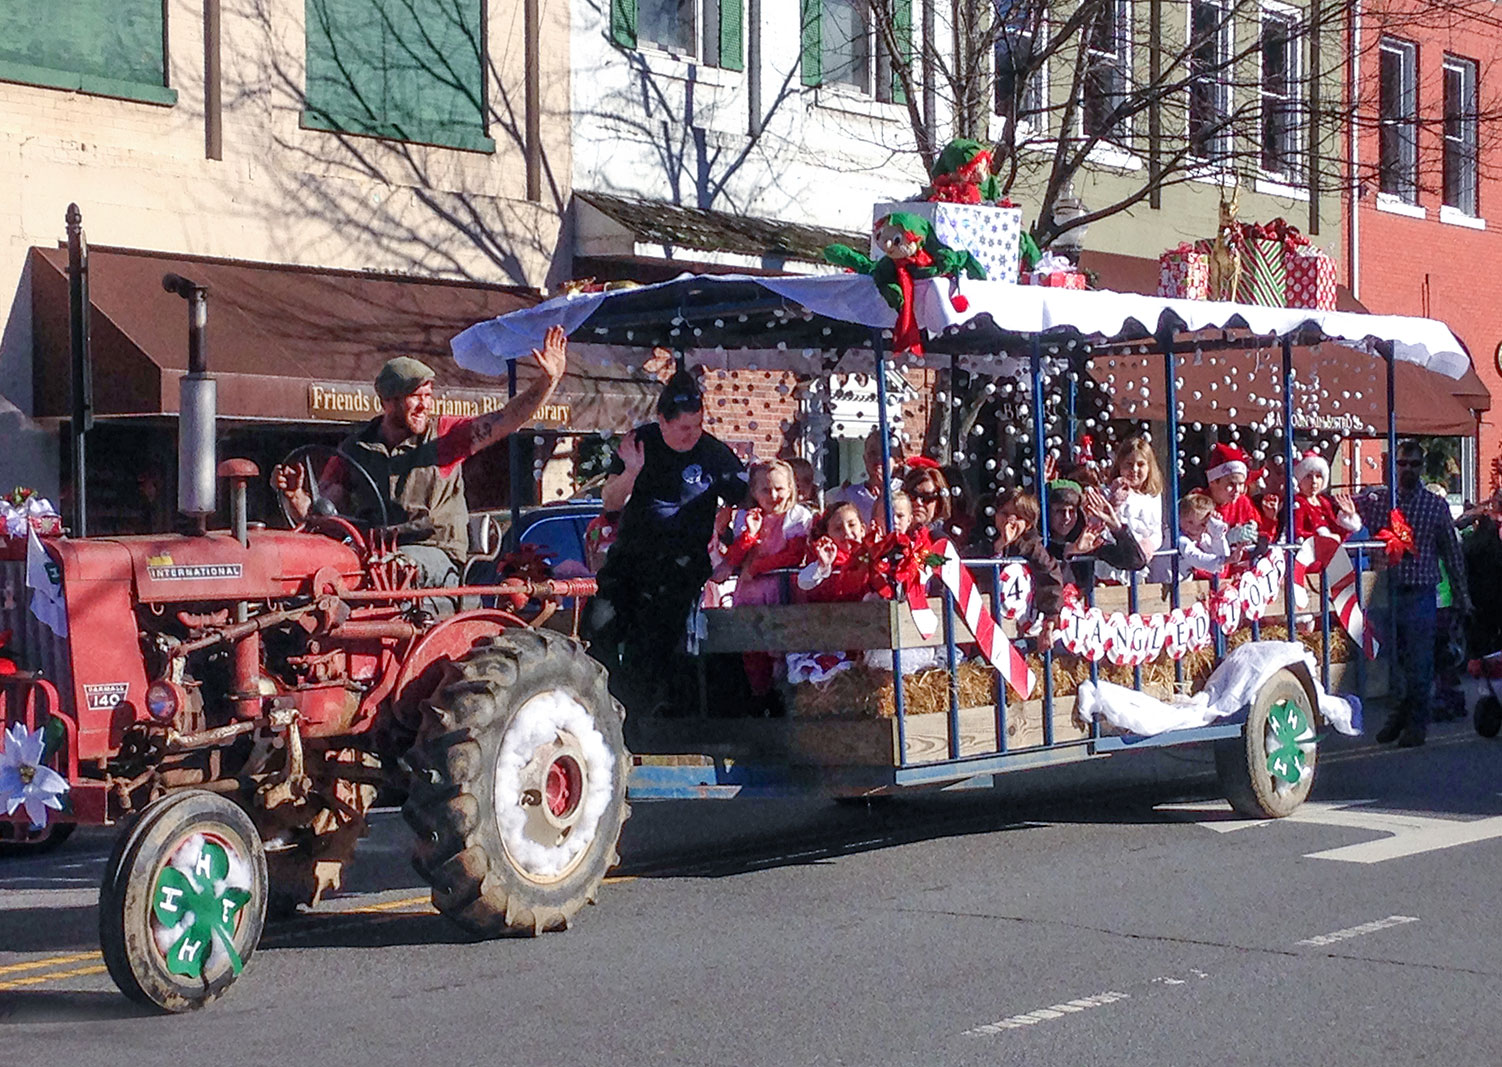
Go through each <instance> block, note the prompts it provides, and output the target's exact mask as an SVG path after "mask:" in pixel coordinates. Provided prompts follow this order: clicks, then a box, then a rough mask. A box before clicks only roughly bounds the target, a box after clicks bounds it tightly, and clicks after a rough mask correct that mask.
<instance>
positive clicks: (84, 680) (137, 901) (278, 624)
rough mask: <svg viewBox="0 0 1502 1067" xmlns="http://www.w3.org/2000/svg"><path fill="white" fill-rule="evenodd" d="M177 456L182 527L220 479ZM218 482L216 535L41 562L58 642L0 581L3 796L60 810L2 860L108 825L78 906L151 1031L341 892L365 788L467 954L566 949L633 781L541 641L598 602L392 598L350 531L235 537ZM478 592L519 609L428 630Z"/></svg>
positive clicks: (237, 527) (429, 594)
mask: <svg viewBox="0 0 1502 1067" xmlns="http://www.w3.org/2000/svg"><path fill="white" fill-rule="evenodd" d="M197 373H198V374H199V375H202V369H201V366H200V367H199V368H197ZM189 377H190V378H191V377H193V375H189ZM186 380H187V379H185V381H186ZM188 392H189V390H188V388H187V387H185V389H184V396H185V403H184V407H183V410H184V412H185V419H184V422H185V430H186V429H187V428H188V427H187V425H186V424H187V423H189V422H190V421H192V420H190V419H189V418H188V417H187V414H186V413H189V412H191V411H193V410H195V409H194V408H193V404H192V401H191V400H190V399H188ZM204 406H207V413H206V417H207V419H208V421H209V424H210V426H212V421H213V414H212V394H211V393H210V401H209V403H208V404H207V405H200V407H199V408H197V409H196V410H197V412H198V417H199V418H200V421H201V418H202V417H204V416H205V412H204V410H203V407H204ZM198 436H199V440H202V436H201V435H198ZM194 437H195V435H194V434H192V433H188V432H185V433H184V434H183V440H184V442H185V443H186V442H190V441H191V440H192V439H193V438H194ZM208 440H209V441H210V442H212V440H213V437H212V431H210V433H209V436H208ZM197 456H199V457H204V458H196V457H195V455H194V451H193V449H191V448H190V447H188V445H187V444H185V447H184V455H183V459H182V467H183V471H182V474H181V477H182V484H183V485H184V486H187V488H188V490H189V491H188V493H187V495H188V497H189V498H190V499H191V498H192V497H193V496H194V487H193V486H192V485H191V484H189V483H190V482H192V481H193V480H194V479H196V480H197V483H198V485H197V496H198V498H199V499H202V497H203V496H204V483H205V482H206V483H207V486H208V489H207V492H208V499H207V502H206V505H207V506H203V505H200V506H199V508H197V509H193V508H188V507H185V508H184V509H183V510H185V511H188V512H190V513H193V512H194V511H195V510H196V512H197V513H198V514H200V515H202V514H203V513H205V512H206V511H208V510H211V509H212V507H213V500H214V497H213V487H214V473H215V472H214V467H213V463H212V459H211V458H208V457H212V452H211V451H209V452H207V455H206V456H205V453H204V452H203V451H202V450H199V451H198V452H197ZM304 462H310V459H309V458H308V457H307V456H304ZM205 467H206V468H207V469H206V470H205ZM343 469H345V470H350V471H357V468H356V467H355V466H354V465H353V462H352V461H349V460H348V459H347V457H345V463H344V465H343ZM218 475H219V476H220V477H221V478H222V479H225V480H227V481H228V482H229V483H230V495H231V502H232V504H231V513H232V524H233V529H231V530H228V531H213V532H202V533H200V534H198V535H162V536H132V537H114V538H98V539H79V540H71V539H67V538H59V539H46V541H45V552H46V556H47V559H46V563H48V564H50V565H52V566H53V567H54V568H55V572H54V573H58V572H60V576H61V596H62V598H63V600H64V602H65V604H66V626H65V629H66V634H67V636H66V637H62V636H58V635H57V634H56V633H55V632H54V631H53V630H52V629H50V628H48V626H46V625H44V624H43V621H42V620H41V619H40V618H38V614H37V612H36V611H35V610H33V609H32V607H31V605H30V601H31V598H32V597H33V596H34V592H33V590H32V589H31V588H28V583H27V567H26V563H25V562H24V561H22V560H17V559H12V560H0V630H5V629H10V630H12V637H11V641H10V645H9V647H8V648H7V649H6V654H7V655H8V656H9V657H10V658H11V659H13V660H14V661H15V663H16V665H17V667H18V670H17V672H16V673H14V674H8V675H5V676H0V725H3V726H4V727H6V728H7V733H6V737H5V740H4V746H3V749H4V751H3V753H0V791H3V782H5V781H7V780H9V781H11V782H12V785H13V786H14V783H16V782H22V783H23V784H24V786H25V787H26V788H28V789H30V790H32V794H31V795H33V796H35V795H36V790H38V789H40V788H41V787H42V785H43V784H45V783H47V782H51V783H53V784H54V788H52V789H51V790H50V792H48V793H47V795H46V796H45V797H43V798H42V799H43V800H46V801H49V802H50V805H51V806H49V807H46V810H42V809H43V807H44V805H43V804H42V803H41V802H37V803H33V804H30V805H27V804H21V805H19V806H15V805H12V806H13V807H14V812H13V814H11V815H9V816H7V815H6V808H7V804H6V799H7V798H6V797H5V796H0V821H5V822H8V823H9V826H8V827H6V828H5V829H6V830H7V831H8V832H7V833H3V834H0V839H6V838H8V839H11V840H22V841H24V840H27V839H28V836H29V838H30V839H32V840H36V841H40V842H42V843H45V842H46V841H48V840H49V839H51V840H56V839H57V837H58V836H59V835H61V834H65V833H66V832H67V828H69V827H71V826H72V825H74V824H83V825H109V824H114V823H117V822H118V823H121V824H122V825H123V827H124V831H123V832H122V833H121V834H120V835H119V837H118V840H117V843H116V846H115V849H114V854H113V855H112V857H111V858H110V861H109V864H108V867H107V869H106V874H105V877H104V882H103V886H102V888H101V891H100V901H99V907H100V935H101V940H102V943H103V953H104V958H105V962H106V963H107V964H108V967H109V972H110V975H111V976H112V977H113V978H114V980H115V982H116V984H118V985H119V987H120V989H121V990H122V991H123V992H124V993H125V994H126V995H128V996H130V997H133V998H135V999H137V1000H141V1001H146V1002H149V1003H152V1004H155V1005H157V1006H159V1007H161V1008H163V1009H166V1010H171V1011H179V1010H185V1009H189V1008H194V1007H198V1006H200V1005H202V1004H204V1003H207V1002H208V1001H210V1000H213V999H214V998H215V997H218V996H219V995H220V994H222V993H223V992H224V991H225V990H226V989H227V988H228V987H229V986H230V985H231V984H232V983H233V982H234V981H235V980H236V978H237V977H238V976H239V975H240V973H241V971H242V969H243V967H244V966H245V964H246V962H247V961H248V960H249V958H250V955H251V953H252V952H253V951H254V949H255V947H256V944H257V942H258V941H259V939H260V936H261V930H262V926H263V923H264V922H265V919H266V916H267V912H268V908H269V909H271V910H272V911H273V912H277V911H287V910H292V909H295V908H296V906H297V905H298V904H300V903H301V904H313V903H316V902H317V901H318V899H319V897H320V896H321V895H322V894H323V893H324V892H326V891H328V890H329V889H331V888H336V887H338V886H339V882H340V870H341V867H342V865H343V864H344V863H346V862H347V861H348V860H349V858H350V855H351V853H352V851H353V849H354V846H355V842H356V840H357V839H358V838H359V837H360V836H361V832H362V829H363V827H364V823H365V816H366V812H367V810H368V809H369V808H370V806H371V804H372V803H373V801H374V798H375V795H376V792H377V790H378V789H379V788H381V787H383V786H390V787H393V788H395V789H398V790H402V791H405V792H406V795H407V800H406V804H405V808H404V813H405V815H406V818H407V821H408V822H409V823H410V824H411V826H412V828H413V830H414V831H415V832H416V845H415V851H414V857H413V862H414V865H415V866H416V868H417V870H418V872H419V873H420V874H421V875H422V876H423V877H424V878H425V879H426V880H427V881H428V882H429V883H430V884H431V886H432V898H433V903H434V905H435V906H436V907H437V908H438V909H439V910H440V911H441V912H442V913H444V914H445V915H447V916H449V917H450V918H452V919H453V920H454V921H455V922H457V923H458V924H460V925H461V926H462V927H464V928H465V929H466V930H468V931H470V932H472V933H474V934H477V935H480V936H498V935H502V934H529V935H530V934H539V933H542V932H544V931H550V930H560V929H563V928H565V927H567V926H568V925H569V923H570V921H571V920H572V919H573V917H574V916H575V914H576V913H577V912H578V911H579V910H580V909H581V908H582V907H583V906H584V905H585V904H586V903H589V902H592V901H593V900H594V897H595V894H596V892H597V891H598V889H599V887H600V884H601V881H602V880H603V878H604V877H605V874H606V872H607V871H608V870H609V869H610V867H611V866H612V865H613V864H614V863H615V862H616V861H617V859H618V856H617V854H616V844H617V841H618V839H619V836H620V830H621V824H622V822H623V821H624V820H625V818H626V815H627V806H626V799H625V794H626V776H627V771H628V764H629V756H628V754H627V752H626V748H625V744H624V741H623V739H622V732H621V731H622V711H621V708H620V705H619V704H617V703H616V702H615V701H614V700H613V699H612V698H611V696H610V693H609V691H608V689H607V687H606V674H605V671H604V669H603V668H602V667H601V666H600V665H599V664H598V663H596V662H595V661H594V660H593V659H591V658H590V657H589V655H588V654H587V653H586V652H585V650H584V648H583V647H582V646H581V645H580V643H579V642H578V641H577V640H575V639H573V638H571V637H570V636H568V635H567V634H565V633H562V632H555V631H553V630H549V629H545V628H542V627H541V626H540V625H537V624H538V623H540V622H542V621H545V620H546V618H547V617H548V616H549V615H550V614H552V609H553V608H554V607H556V605H557V603H558V602H559V601H560V600H561V599H562V598H565V597H578V596H583V595H588V594H589V593H590V592H592V591H593V582H591V581H552V580H546V579H544V580H530V579H516V580H511V581H508V582H505V583H502V584H500V585H497V586H490V587H485V588H483V589H481V588H465V589H459V590H455V589H438V590H433V589H417V588H413V587H412V584H411V583H412V574H413V568H412V567H411V566H410V565H409V564H407V563H406V562H405V559H404V557H402V556H401V555H400V554H398V553H397V552H395V551H394V546H393V545H392V544H390V543H389V542H387V541H386V540H385V539H383V538H382V537H380V536H376V535H374V534H372V535H370V536H367V531H365V530H362V528H361V524H360V523H358V522H356V521H353V520H352V519H351V518H350V517H346V516H340V515H336V514H329V513H328V511H329V509H327V508H324V509H322V511H323V513H322V514H319V515H316V516H314V517H312V518H310V521H309V523H308V524H307V525H306V528H300V529H297V530H293V531H286V530H273V529H264V528H250V526H249V524H248V523H247V521H246V514H245V483H246V481H247V480H248V479H250V478H253V477H255V476H256V475H257V471H256V468H255V465H254V464H251V463H250V462H248V461H246V460H227V461H225V462H224V463H222V464H219V465H218ZM372 488H373V487H372ZM183 495H184V493H183V491H182V489H181V488H180V492H179V497H180V499H181V498H182V497H183ZM13 554H15V553H13ZM33 562H35V561H33ZM487 594H488V595H490V596H494V597H500V598H501V600H500V601H499V602H500V603H503V604H505V605H506V607H508V608H510V607H512V606H513V605H515V604H518V603H521V604H526V605H527V608H526V609H525V610H523V609H522V608H519V607H518V608H516V609H515V610H501V609H499V608H474V609H471V610H459V611H457V612H454V613H452V614H447V615H442V614H439V613H438V612H437V611H435V610H434V608H435V605H437V604H438V603H439V600H438V598H440V597H445V598H447V597H465V598H473V597H479V596H481V595H487ZM459 606H460V607H467V604H464V603H463V602H461V603H460V605H459ZM539 607H540V609H541V610H537V609H538V608H539ZM533 612H535V617H533V618H531V620H530V621H531V624H529V622H527V621H524V619H523V617H522V615H523V614H529V615H530V614H532V613H533ZM7 766H8V767H10V769H11V770H12V771H14V772H15V773H14V776H13V777H12V778H10V779H6V778H5V777H4V775H5V773H6V770H5V768H6V767H7ZM42 768H45V769H47V770H50V771H52V772H55V774H56V775H60V776H61V778H62V779H64V780H65V785H66V787H65V788H62V787H61V786H57V785H56V783H57V782H58V779H57V778H54V777H51V776H49V775H46V774H44V773H43V771H42ZM17 788H19V787H17ZM12 793H13V794H15V795H17V796H19V795H20V794H17V793H15V789H14V788H13V789H12ZM58 805H60V809H58V810H54V809H55V808H58ZM28 812H31V813H33V814H34V813H40V814H41V815H42V828H41V829H40V830H38V829H37V826H36V820H35V819H33V818H32V815H31V814H28Z"/></svg>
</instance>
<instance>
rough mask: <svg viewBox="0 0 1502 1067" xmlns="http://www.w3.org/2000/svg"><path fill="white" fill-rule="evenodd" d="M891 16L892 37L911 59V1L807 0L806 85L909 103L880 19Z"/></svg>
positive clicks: (804, 2)
mask: <svg viewBox="0 0 1502 1067" xmlns="http://www.w3.org/2000/svg"><path fill="white" fill-rule="evenodd" d="M887 13H889V17H890V18H891V19H892V31H893V32H892V36H893V37H895V38H896V40H897V46H898V48H899V50H900V51H901V52H902V54H903V55H904V56H905V57H906V59H907V60H908V61H910V60H911V58H912V38H913V5H912V0H886V2H884V3H882V4H880V5H879V6H878V7H877V8H875V9H873V6H872V3H871V0H802V33H803V42H802V45H803V51H802V61H801V62H802V79H803V84H804V85H843V86H846V87H848V88H851V89H854V90H855V91H857V92H859V93H863V94H866V95H869V96H873V97H875V98H876V99H877V100H879V101H882V102H883V103H905V102H906V101H905V98H904V96H903V92H902V84H901V81H900V80H899V78H898V75H897V71H896V69H895V68H894V67H893V65H892V58H891V54H890V50H889V49H888V47H887V45H886V43H885V41H884V35H883V34H882V33H880V32H878V29H879V28H878V26H877V24H876V19H877V18H879V17H883V16H885V15H887Z"/></svg>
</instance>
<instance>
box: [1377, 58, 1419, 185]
mask: <svg viewBox="0 0 1502 1067" xmlns="http://www.w3.org/2000/svg"><path fill="white" fill-rule="evenodd" d="M1380 53H1381V54H1380V56H1379V63H1380V65H1381V67H1380V73H1379V77H1378V86H1377V93H1378V101H1377V129H1378V146H1377V167H1378V187H1379V188H1380V189H1381V190H1382V192H1384V193H1387V194H1388V195H1389V196H1395V197H1398V198H1399V199H1400V200H1404V201H1406V202H1407V203H1410V204H1417V203H1418V201H1419V151H1418V46H1417V45H1415V44H1413V43H1412V42H1410V41H1397V40H1392V39H1390V38H1389V39H1385V40H1383V42H1382V45H1381V50H1380Z"/></svg>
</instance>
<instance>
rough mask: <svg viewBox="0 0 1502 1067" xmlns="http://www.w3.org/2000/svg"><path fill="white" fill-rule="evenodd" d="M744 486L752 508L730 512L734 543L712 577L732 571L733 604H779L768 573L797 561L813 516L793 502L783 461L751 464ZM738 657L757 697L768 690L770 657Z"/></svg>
mask: <svg viewBox="0 0 1502 1067" xmlns="http://www.w3.org/2000/svg"><path fill="white" fill-rule="evenodd" d="M750 490H751V498H752V500H754V501H755V502H756V506H755V507H753V508H749V509H747V510H745V511H742V512H740V513H739V514H737V515H736V517H735V525H734V526H733V527H732V530H733V532H734V534H735V541H734V542H733V543H732V544H731V546H730V548H729V549H728V550H727V551H726V553H725V561H724V562H723V563H721V564H720V566H719V567H718V568H716V572H715V575H714V577H715V578H716V580H719V581H723V580H724V578H725V577H727V576H728V575H729V574H730V573H735V574H736V575H738V577H737V578H736V583H735V592H734V593H733V594H732V595H731V603H732V604H734V605H740V604H781V603H782V602H783V599H784V598H783V584H782V579H781V578H779V577H778V576H777V575H775V574H771V573H769V572H771V571H774V570H778V569H780V568H783V567H796V566H798V565H799V564H801V563H802V562H803V553H804V550H805V548H806V547H807V545H808V534H809V530H810V528H811V527H812V526H813V521H814V515H813V512H811V511H810V510H809V509H808V508H806V507H804V506H803V505H802V504H799V503H797V494H798V489H797V484H796V482H795V480H794V477H793V469H792V467H790V466H788V464H787V463H786V462H785V461H783V460H780V459H774V460H769V461H767V462H764V463H757V464H754V465H753V466H752V467H751V476H750ZM744 658H745V664H746V677H747V679H748V680H749V681H750V683H751V689H752V691H753V692H755V693H756V694H758V695H760V694H763V693H766V692H768V691H769V690H770V689H771V688H772V659H771V657H770V656H768V655H767V654H766V653H765V652H748V653H746V654H745V657H744Z"/></svg>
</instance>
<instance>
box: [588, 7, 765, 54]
mask: <svg viewBox="0 0 1502 1067" xmlns="http://www.w3.org/2000/svg"><path fill="white" fill-rule="evenodd" d="M742 3H744V0H611V3H610V37H611V40H613V41H615V43H616V44H618V45H620V46H621V47H622V48H629V49H637V48H653V49H656V50H658V51H662V52H668V53H671V54H672V55H675V56H679V57H682V58H684V59H693V60H697V61H698V62H700V63H702V64H703V65H704V66H706V67H721V68H723V69H725V70H742V69H743V68H744V66H745V58H744V57H745V43H744V41H743V39H742V34H743V26H742V23H741V5H742Z"/></svg>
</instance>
